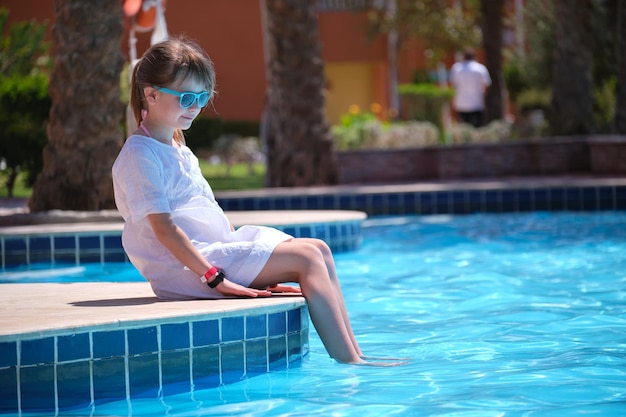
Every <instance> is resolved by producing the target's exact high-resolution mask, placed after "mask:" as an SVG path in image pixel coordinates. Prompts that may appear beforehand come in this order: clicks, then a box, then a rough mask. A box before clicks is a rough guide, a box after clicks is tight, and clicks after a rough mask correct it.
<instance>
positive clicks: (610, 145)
mask: <svg viewBox="0 0 626 417" xmlns="http://www.w3.org/2000/svg"><path fill="white" fill-rule="evenodd" d="M337 156H338V162H339V173H340V183H341V184H363V183H390V182H414V181H422V180H442V179H446V180H449V179H455V180H458V179H475V178H503V177H525V176H551V175H571V174H586V175H626V136H577V137H556V138H544V139H541V140H527V141H521V140H520V141H511V142H509V143H506V142H505V143H497V144H493V143H490V144H473V145H454V146H440V147H424V148H414V149H394V150H379V149H378V150H358V151H342V152H338V155H337Z"/></svg>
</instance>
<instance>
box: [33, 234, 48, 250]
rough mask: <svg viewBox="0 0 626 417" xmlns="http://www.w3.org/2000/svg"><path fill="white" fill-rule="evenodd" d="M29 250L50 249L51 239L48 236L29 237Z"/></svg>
mask: <svg viewBox="0 0 626 417" xmlns="http://www.w3.org/2000/svg"><path fill="white" fill-rule="evenodd" d="M28 245H29V248H30V251H48V252H49V251H50V249H51V248H52V241H51V239H50V236H45V237H31V238H30V240H29V242H28Z"/></svg>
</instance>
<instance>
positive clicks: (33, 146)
mask: <svg viewBox="0 0 626 417" xmlns="http://www.w3.org/2000/svg"><path fill="white" fill-rule="evenodd" d="M50 106H51V101H50V97H49V96H48V78H47V77H46V76H44V75H41V74H39V75H29V76H20V75H14V76H12V77H0V160H3V162H4V164H5V167H4V169H3V174H4V176H5V178H6V184H5V185H6V187H7V188H8V195H9V197H11V196H12V194H13V187H14V185H15V180H16V179H17V176H18V174H19V173H20V172H22V171H23V172H25V173H26V174H27V175H26V179H27V183H28V185H31V186H32V184H33V183H34V182H35V179H36V176H37V174H38V173H39V172H40V171H41V169H42V167H43V161H42V152H43V148H44V146H45V144H46V142H47V136H46V124H47V120H48V114H49V112H50Z"/></svg>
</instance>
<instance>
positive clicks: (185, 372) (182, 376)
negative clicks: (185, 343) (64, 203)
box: [161, 349, 191, 395]
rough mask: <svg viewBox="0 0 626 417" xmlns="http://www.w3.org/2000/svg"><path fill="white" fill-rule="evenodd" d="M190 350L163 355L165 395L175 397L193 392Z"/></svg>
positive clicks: (162, 374)
mask: <svg viewBox="0 0 626 417" xmlns="http://www.w3.org/2000/svg"><path fill="white" fill-rule="evenodd" d="M190 366H191V362H190V351H189V349H184V350H177V351H171V352H162V353H161V379H162V381H163V395H175V394H180V393H184V392H189V391H190V390H191V379H190V373H191V369H190Z"/></svg>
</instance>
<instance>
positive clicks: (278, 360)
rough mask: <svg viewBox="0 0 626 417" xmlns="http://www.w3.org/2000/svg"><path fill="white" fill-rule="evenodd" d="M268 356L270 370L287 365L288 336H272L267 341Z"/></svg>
mask: <svg viewBox="0 0 626 417" xmlns="http://www.w3.org/2000/svg"><path fill="white" fill-rule="evenodd" d="M267 349H268V351H267V356H268V359H267V360H268V363H269V368H270V370H275V369H283V368H285V367H286V366H287V338H286V337H285V336H277V337H270V338H269V339H268V341H267Z"/></svg>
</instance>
